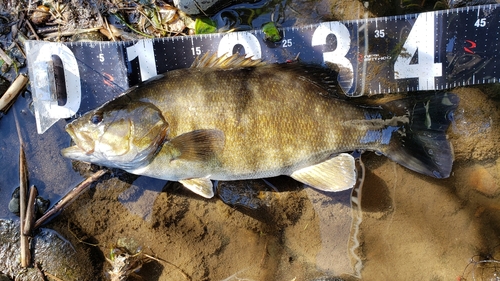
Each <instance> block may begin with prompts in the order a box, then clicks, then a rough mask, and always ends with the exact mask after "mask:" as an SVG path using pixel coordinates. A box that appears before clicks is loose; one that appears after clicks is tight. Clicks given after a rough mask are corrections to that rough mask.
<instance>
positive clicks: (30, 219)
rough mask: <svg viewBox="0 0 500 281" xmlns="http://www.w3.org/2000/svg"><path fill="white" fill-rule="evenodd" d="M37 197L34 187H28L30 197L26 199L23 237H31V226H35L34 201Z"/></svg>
mask: <svg viewBox="0 0 500 281" xmlns="http://www.w3.org/2000/svg"><path fill="white" fill-rule="evenodd" d="M37 196H38V190H37V189H36V186H34V185H32V186H31V187H30V196H29V198H28V207H27V208H26V215H25V218H24V220H25V222H24V230H23V231H24V232H23V233H24V235H27V236H31V231H32V230H33V225H34V224H35V199H36V197H37Z"/></svg>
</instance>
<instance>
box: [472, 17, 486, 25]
mask: <svg viewBox="0 0 500 281" xmlns="http://www.w3.org/2000/svg"><path fill="white" fill-rule="evenodd" d="M474 26H475V27H485V26H486V18H481V19H477V21H476V22H475V23H474Z"/></svg>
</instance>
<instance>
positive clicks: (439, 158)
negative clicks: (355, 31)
mask: <svg viewBox="0 0 500 281" xmlns="http://www.w3.org/2000/svg"><path fill="white" fill-rule="evenodd" d="M336 79H337V73H336V72H335V71H334V70H332V69H328V68H325V67H320V66H314V65H304V64H300V63H288V64H264V63H262V62H260V61H258V60H251V59H248V58H244V57H242V56H238V55H233V56H230V57H225V56H224V57H221V58H217V57H216V56H204V57H203V58H201V59H200V60H197V61H196V62H195V63H194V64H193V66H192V67H191V68H187V69H179V70H174V71H170V72H167V73H165V74H163V75H159V76H157V77H154V78H152V79H150V80H148V81H145V82H144V83H142V84H140V85H138V86H134V87H132V88H131V89H129V90H128V91H126V92H125V93H123V94H122V95H121V96H119V97H117V98H116V99H114V100H112V101H109V102H108V103H106V104H104V105H102V106H101V107H99V108H97V109H95V110H92V111H90V112H87V113H86V114H84V115H83V116H82V117H80V118H78V119H77V120H75V121H73V122H72V123H70V124H68V125H67V126H66V131H67V132H68V133H69V135H70V136H71V137H72V139H73V140H74V142H75V144H76V145H74V146H72V147H68V148H65V149H63V150H62V154H63V156H65V157H68V158H71V159H75V160H80V161H86V162H91V163H95V164H99V165H103V166H108V167H116V168H121V169H123V170H125V171H127V172H130V173H133V174H137V175H145V176H150V177H154V178H159V179H165V180H171V181H179V182H180V183H182V184H183V185H184V186H185V187H187V188H189V189H190V190H192V191H194V192H195V193H197V194H200V195H202V196H204V197H207V198H210V197H212V196H213V195H214V193H213V185H212V182H211V180H241V179H255V178H266V177H273V176H278V175H288V176H291V177H292V178H294V179H296V180H298V181H300V182H303V183H305V184H307V185H309V186H312V187H315V188H318V189H321V190H325V191H340V190H345V189H348V188H351V187H352V186H353V185H354V184H355V182H356V171H355V164H354V158H353V157H352V156H351V155H350V154H347V153H345V152H350V151H353V150H371V151H376V152H378V153H381V154H383V155H385V156H387V157H389V158H390V159H392V160H393V161H396V162H397V163H399V164H401V165H403V166H405V167H407V168H409V169H411V170H413V171H416V172H419V173H422V174H425V175H429V176H432V177H436V178H446V177H448V176H449V175H450V172H451V169H452V163H453V149H452V147H451V145H450V143H449V142H448V140H447V138H446V130H447V128H448V127H449V124H450V122H451V119H452V115H453V111H454V110H455V109H456V107H457V105H458V97H457V96H455V95H453V94H449V93H439V94H433V95H424V96H415V97H407V98H403V99H399V100H393V101H390V102H387V103H384V104H379V103H377V102H373V101H370V100H368V99H355V98H351V99H349V98H347V97H345V96H343V94H342V90H341V89H340V87H339V86H338V83H337V81H336ZM363 102H366V103H363Z"/></svg>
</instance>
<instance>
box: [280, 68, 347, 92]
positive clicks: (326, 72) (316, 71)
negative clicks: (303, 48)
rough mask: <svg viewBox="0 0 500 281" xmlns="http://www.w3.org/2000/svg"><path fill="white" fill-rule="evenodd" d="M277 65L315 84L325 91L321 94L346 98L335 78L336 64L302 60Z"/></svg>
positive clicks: (336, 73) (336, 72)
mask: <svg viewBox="0 0 500 281" xmlns="http://www.w3.org/2000/svg"><path fill="white" fill-rule="evenodd" d="M276 67H279V68H280V69H281V70H283V71H290V72H295V73H296V75H297V76H298V77H299V79H301V80H303V81H305V82H307V83H310V84H313V85H316V86H317V87H319V88H321V89H323V90H325V91H326V93H325V92H321V94H325V95H329V96H333V97H335V98H338V99H347V96H346V95H345V94H344V91H343V90H342V88H341V87H340V85H339V82H338V80H337V77H338V67H337V66H336V65H326V66H322V65H317V64H310V63H302V62H291V63H280V64H277V65H276Z"/></svg>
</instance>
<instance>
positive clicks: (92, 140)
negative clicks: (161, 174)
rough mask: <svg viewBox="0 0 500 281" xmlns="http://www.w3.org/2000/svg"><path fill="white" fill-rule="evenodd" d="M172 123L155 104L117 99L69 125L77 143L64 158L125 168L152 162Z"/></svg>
mask: <svg viewBox="0 0 500 281" xmlns="http://www.w3.org/2000/svg"><path fill="white" fill-rule="evenodd" d="M168 128H169V126H168V123H167V121H166V120H165V118H164V117H163V115H162V113H161V111H160V110H159V109H158V108H157V107H156V106H155V105H153V104H151V103H146V102H140V101H124V99H120V98H118V99H116V100H114V101H111V102H109V103H107V104H105V105H103V106H102V107H100V108H98V109H95V110H93V111H90V112H87V113H86V114H84V115H83V116H81V117H80V118H78V119H76V120H75V121H73V122H72V123H69V124H68V125H67V126H66V131H67V132H68V134H69V135H70V136H71V138H72V139H73V141H74V143H75V145H74V146H71V147H68V148H65V149H63V150H62V151H61V153H62V155H63V156H64V157H67V158H70V159H74V160H80V161H85V162H90V163H95V164H99V165H103V166H107V167H116V168H121V169H124V170H127V169H135V168H137V167H140V166H142V165H145V164H148V163H149V162H150V161H151V159H152V158H153V157H154V155H155V154H156V152H157V151H159V148H160V147H161V146H162V144H163V142H164V141H165V139H166V136H167V133H168Z"/></svg>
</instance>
